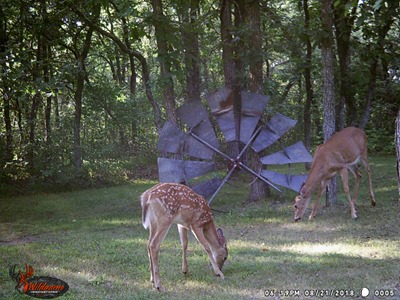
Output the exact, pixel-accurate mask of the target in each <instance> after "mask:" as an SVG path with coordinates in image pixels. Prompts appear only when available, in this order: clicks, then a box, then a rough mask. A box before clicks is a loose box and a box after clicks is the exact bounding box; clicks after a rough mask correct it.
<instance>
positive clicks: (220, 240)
mask: <svg viewBox="0 0 400 300" xmlns="http://www.w3.org/2000/svg"><path fill="white" fill-rule="evenodd" d="M217 235H218V243H219V245H220V246H221V248H222V249H223V251H221V252H220V253H218V255H217V257H215V258H214V259H215V260H216V261H217V264H218V268H219V269H220V270H221V271H222V267H223V265H224V263H225V261H226V259H227V258H228V247H227V245H226V238H225V236H224V233H223V232H222V229H221V228H218V229H217Z"/></svg>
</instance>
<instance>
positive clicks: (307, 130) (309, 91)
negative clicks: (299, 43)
mask: <svg viewBox="0 0 400 300" xmlns="http://www.w3.org/2000/svg"><path fill="white" fill-rule="evenodd" d="M303 12H304V29H305V34H304V39H305V43H306V60H305V61H306V64H305V67H304V81H305V87H306V103H305V105H304V115H303V116H304V142H305V146H306V149H307V150H308V151H310V150H311V105H312V104H313V102H314V91H313V86H312V81H311V59H312V45H311V38H310V34H309V30H310V12H309V9H308V0H303ZM305 166H306V169H307V170H309V169H310V167H311V163H306V164H305Z"/></svg>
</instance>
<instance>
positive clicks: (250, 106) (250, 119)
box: [240, 91, 269, 144]
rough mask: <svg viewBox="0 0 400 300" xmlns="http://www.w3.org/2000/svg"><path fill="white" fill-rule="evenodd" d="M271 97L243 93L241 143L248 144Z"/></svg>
mask: <svg viewBox="0 0 400 300" xmlns="http://www.w3.org/2000/svg"><path fill="white" fill-rule="evenodd" d="M268 99H269V97H267V96H264V95H261V94H257V93H250V92H245V91H242V117H241V120H240V141H241V142H242V143H243V144H247V143H248V142H249V141H250V139H251V137H252V134H253V132H254V130H255V129H256V127H257V124H258V121H259V120H260V117H261V116H262V114H263V112H264V108H265V106H266V105H267V103H268Z"/></svg>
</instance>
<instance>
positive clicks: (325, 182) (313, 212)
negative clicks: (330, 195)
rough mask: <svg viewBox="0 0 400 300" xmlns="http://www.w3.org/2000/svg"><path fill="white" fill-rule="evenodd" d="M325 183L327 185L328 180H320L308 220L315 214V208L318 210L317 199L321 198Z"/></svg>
mask: <svg viewBox="0 0 400 300" xmlns="http://www.w3.org/2000/svg"><path fill="white" fill-rule="evenodd" d="M327 185H328V180H324V181H322V182H321V186H320V188H319V190H318V193H317V197H316V199H315V203H314V205H313V209H312V211H311V214H310V216H309V218H308V220H310V221H311V220H312V219H314V218H315V216H316V215H317V210H318V207H319V201H320V200H321V195H322V193H323V192H324V191H325V189H326V186H327Z"/></svg>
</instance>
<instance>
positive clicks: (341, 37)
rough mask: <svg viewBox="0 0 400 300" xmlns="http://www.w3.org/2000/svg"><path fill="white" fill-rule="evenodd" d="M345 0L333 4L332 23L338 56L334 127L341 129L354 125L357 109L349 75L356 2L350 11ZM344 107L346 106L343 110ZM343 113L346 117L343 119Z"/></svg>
mask: <svg viewBox="0 0 400 300" xmlns="http://www.w3.org/2000/svg"><path fill="white" fill-rule="evenodd" d="M347 2H348V1H347V0H340V2H339V3H336V4H335V5H334V16H335V19H334V24H335V29H336V30H335V35H336V45H337V53H338V57H339V84H340V88H339V103H338V105H337V122H336V129H337V130H341V129H343V128H344V127H345V123H347V125H348V126H354V125H355V122H356V116H357V109H356V106H355V101H354V91H353V89H352V77H351V64H350V63H351V54H350V45H351V43H350V37H351V32H352V29H353V23H354V20H355V15H356V11H357V6H358V5H357V3H355V5H354V6H353V8H352V10H351V12H350V13H348V12H347V11H346V10H347V9H348V8H347ZM345 107H346V108H347V109H346V111H345ZM345 114H346V115H347V118H346V120H345Z"/></svg>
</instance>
